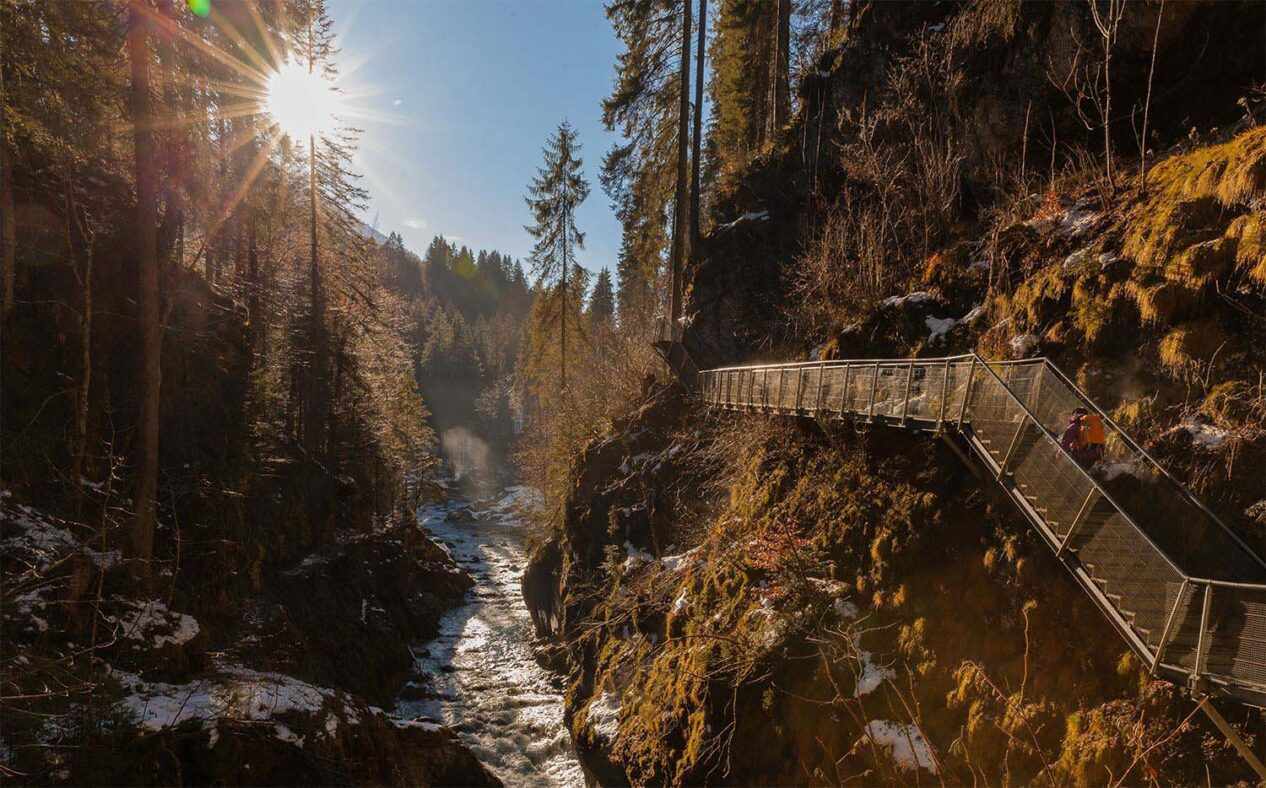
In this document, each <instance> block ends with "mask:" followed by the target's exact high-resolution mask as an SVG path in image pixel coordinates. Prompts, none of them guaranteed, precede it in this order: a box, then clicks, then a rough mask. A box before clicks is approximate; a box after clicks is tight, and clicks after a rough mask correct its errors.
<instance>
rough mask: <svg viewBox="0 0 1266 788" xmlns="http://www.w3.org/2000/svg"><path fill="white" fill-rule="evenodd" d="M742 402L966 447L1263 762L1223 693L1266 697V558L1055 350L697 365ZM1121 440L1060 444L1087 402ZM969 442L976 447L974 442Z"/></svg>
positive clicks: (1146, 658) (1085, 580) (1144, 647)
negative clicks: (1053, 357)
mask: <svg viewBox="0 0 1266 788" xmlns="http://www.w3.org/2000/svg"><path fill="white" fill-rule="evenodd" d="M698 389H699V393H700V396H701V398H702V399H703V401H705V402H706V403H708V404H710V405H712V406H715V407H719V408H725V409H729V410H738V411H757V412H765V413H776V414H784V415H788V416H804V417H813V418H818V419H854V420H860V421H864V422H870V423H882V424H888V425H892V426H898V427H905V428H908V429H914V430H925V431H930V432H935V433H937V434H940V435H942V436H944V437H946V438H952V439H954V440H957V441H959V442H961V443H962V444H965V445H966V446H967V447H968V448H969V449H970V451H971V452H972V453H973V454H975V456H976V457H977V458H978V459H979V461H980V464H981V465H982V466H983V467H984V469H985V470H986V472H988V473H989V474H991V475H992V476H993V477H994V479H996V480H997V482H998V484H999V485H1001V487H1002V489H1003V490H1004V491H1005V493H1006V495H1007V496H1008V497H1009V498H1010V499H1011V501H1012V502H1013V503H1014V504H1015V506H1016V508H1017V509H1019V511H1020V512H1021V513H1022V514H1023V515H1024V517H1025V519H1027V520H1028V521H1029V523H1030V524H1031V525H1032V526H1033V528H1034V529H1036V531H1037V532H1038V533H1039V534H1040V535H1041V536H1042V538H1043V539H1044V540H1045V541H1046V543H1047V545H1049V546H1050V548H1051V549H1052V550H1053V551H1054V552H1055V555H1056V556H1057V558H1058V559H1059V560H1060V562H1061V563H1063V565H1064V566H1065V567H1066V568H1067V569H1068V571H1069V572H1070V573H1071V574H1072V575H1073V577H1074V578H1075V580H1076V582H1077V583H1078V584H1079V585H1080V586H1081V587H1082V589H1083V590H1084V591H1085V592H1086V594H1087V595H1088V596H1089V597H1090V599H1091V601H1093V602H1094V604H1095V605H1097V606H1098V607H1099V609H1100V610H1101V611H1102V612H1103V614H1104V615H1105V616H1106V617H1107V619H1108V620H1109V621H1110V622H1111V623H1112V625H1113V626H1114V627H1115V629H1116V630H1117V632H1118V633H1119V634H1120V635H1121V637H1122V638H1123V639H1124V640H1125V642H1126V644H1127V645H1128V646H1129V647H1130V649H1131V650H1132V651H1133V652H1134V653H1135V654H1136V655H1137V656H1138V657H1139V659H1141V660H1143V663H1144V664H1146V665H1148V666H1149V667H1150V669H1151V671H1152V673H1153V674H1154V675H1157V676H1160V677H1163V678H1165V679H1168V680H1170V681H1173V682H1175V683H1177V684H1180V685H1182V686H1184V687H1186V688H1187V689H1188V690H1189V691H1190V692H1191V693H1192V694H1193V695H1194V696H1196V697H1197V698H1200V699H1201V705H1202V707H1203V708H1204V709H1205V710H1206V712H1208V713H1209V714H1210V716H1211V717H1214V722H1215V723H1217V724H1218V727H1219V728H1220V729H1222V730H1223V732H1224V733H1226V734H1227V736H1228V738H1230V739H1231V740H1232V742H1233V743H1234V744H1235V745H1236V747H1237V748H1238V749H1240V752H1241V754H1242V755H1244V756H1245V758H1246V759H1248V760H1249V762H1250V764H1251V765H1252V766H1253V768H1254V769H1255V770H1257V772H1258V774H1259V775H1261V776H1262V777H1263V779H1266V768H1263V767H1262V764H1261V763H1260V761H1258V760H1257V759H1256V757H1254V756H1253V755H1252V753H1251V751H1249V750H1248V748H1247V746H1246V745H1244V742H1243V741H1242V740H1240V739H1239V737H1238V735H1236V734H1235V733H1234V730H1233V729H1231V728H1230V727H1229V726H1227V725H1226V722H1225V720H1223V719H1221V717H1220V716H1217V715H1218V713H1217V711H1216V710H1215V709H1214V708H1213V707H1212V706H1211V705H1209V704H1208V702H1207V699H1208V696H1210V695H1216V696H1226V697H1230V698H1234V699H1236V700H1238V701H1240V702H1242V703H1246V704H1250V705H1252V706H1256V707H1261V708H1266V562H1264V561H1263V560H1262V559H1261V558H1260V557H1259V556H1258V555H1257V554H1256V553H1255V552H1254V551H1253V550H1252V549H1251V548H1250V547H1249V546H1248V545H1247V544H1245V542H1244V541H1243V540H1242V539H1241V538H1240V537H1239V536H1238V535H1237V534H1236V533H1235V532H1234V531H1233V530H1232V529H1231V528H1229V527H1228V526H1227V525H1226V524H1225V523H1223V522H1222V520H1220V519H1219V518H1218V517H1217V515H1215V514H1214V513H1213V512H1212V511H1210V510H1209V508H1208V507H1206V506H1205V505H1204V504H1203V503H1201V502H1200V501H1199V500H1198V499H1197V498H1196V497H1195V496H1194V495H1192V494H1191V492H1190V491H1189V490H1188V489H1187V488H1186V487H1185V486H1184V485H1182V484H1181V483H1180V482H1179V481H1178V480H1176V479H1175V478H1174V477H1173V476H1172V475H1170V474H1169V472H1168V471H1166V470H1165V469H1164V468H1163V467H1162V466H1161V465H1160V464H1159V463H1158V462H1157V461H1156V460H1155V459H1154V458H1153V457H1152V456H1151V455H1150V454H1148V453H1147V452H1146V451H1145V450H1144V449H1143V448H1142V447H1140V446H1139V445H1138V444H1137V443H1135V442H1134V441H1133V440H1132V439H1131V438H1130V437H1129V435H1127V434H1126V433H1125V432H1124V431H1123V430H1122V429H1121V428H1120V427H1118V426H1117V424H1116V423H1115V422H1113V421H1112V419H1111V418H1109V417H1108V415H1107V414H1106V413H1104V412H1103V411H1102V410H1101V409H1100V408H1099V407H1098V406H1096V405H1095V403H1094V402H1093V401H1091V400H1090V398H1089V397H1088V396H1086V394H1085V393H1084V392H1082V391H1081V390H1080V389H1079V388H1077V386H1076V385H1074V384H1073V383H1072V382H1071V381H1070V380H1069V379H1068V378H1067V377H1066V376H1065V375H1064V374H1063V373H1062V372H1061V371H1060V370H1059V369H1058V368H1057V367H1056V366H1055V365H1054V364H1051V363H1050V362H1049V361H1047V360H1046V359H1044V358H1043V359H1029V360H1024V361H1004V362H993V361H985V360H984V359H982V358H980V357H979V356H977V355H975V354H971V355H965V356H954V357H949V358H936V359H908V360H892V359H886V360H885V359H878V360H876V359H863V360H844V361H821V362H807V363H792V364H769V365H757V366H742V367H725V368H720V369H710V370H705V371H702V372H699V373H698ZM1079 406H1080V407H1084V408H1086V409H1088V410H1090V411H1091V412H1097V413H1098V414H1099V415H1100V417H1101V418H1102V420H1103V423H1104V427H1105V431H1106V434H1107V446H1106V451H1105V456H1104V458H1103V459H1102V461H1100V462H1098V463H1096V464H1095V465H1094V466H1093V467H1091V468H1084V467H1082V465H1081V464H1079V463H1078V462H1077V461H1076V460H1075V459H1073V457H1072V456H1070V455H1069V454H1068V452H1067V451H1065V450H1064V449H1063V448H1062V447H1060V445H1059V440H1058V435H1059V433H1060V431H1061V430H1062V429H1063V427H1064V425H1065V423H1066V421H1067V419H1068V416H1069V414H1071V413H1072V411H1073V409H1074V408H1076V407H1079ZM960 452H961V449H960Z"/></svg>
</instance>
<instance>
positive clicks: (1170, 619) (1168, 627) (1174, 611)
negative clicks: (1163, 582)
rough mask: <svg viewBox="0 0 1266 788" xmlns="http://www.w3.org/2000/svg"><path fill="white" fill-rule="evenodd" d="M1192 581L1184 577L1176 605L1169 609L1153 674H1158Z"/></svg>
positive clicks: (1154, 662) (1157, 645)
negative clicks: (1183, 599)
mask: <svg viewBox="0 0 1266 788" xmlns="http://www.w3.org/2000/svg"><path fill="white" fill-rule="evenodd" d="M1189 582H1191V581H1189V580H1188V579H1187V578H1185V577H1184V578H1183V579H1182V584H1181V585H1179V586H1178V596H1177V597H1175V598H1174V606H1173V607H1172V608H1170V609H1169V615H1168V616H1166V617H1165V628H1164V629H1163V630H1161V637H1160V642H1159V643H1157V644H1156V653H1155V654H1154V655H1153V656H1152V675H1153V676H1155V675H1156V669H1157V668H1159V667H1160V664H1161V656H1162V655H1163V654H1164V653H1165V644H1166V643H1168V642H1169V633H1170V632H1171V631H1173V628H1174V618H1175V617H1176V616H1177V615H1178V607H1179V606H1180V605H1181V604H1182V598H1183V596H1184V595H1186V593H1187V584H1188V583H1189Z"/></svg>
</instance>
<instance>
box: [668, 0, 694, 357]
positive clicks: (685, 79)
mask: <svg viewBox="0 0 1266 788" xmlns="http://www.w3.org/2000/svg"><path fill="white" fill-rule="evenodd" d="M691 5H692V0H685V2H683V3H682V9H681V90H680V93H681V96H680V101H679V102H678V109H677V193H676V199H675V200H674V202H673V245H672V252H671V254H670V256H669V261H670V265H671V268H672V293H671V295H670V297H671V299H672V300H671V302H670V308H669V310H668V319H669V320H670V321H671V323H670V324H669V335H668V337H666V338H667V339H670V340H676V339H677V329H678V325H679V324H680V321H681V295H682V292H681V291H682V282H681V268H682V259H683V258H684V257H685V256H686V248H685V247H686V234H687V232H688V228H689V225H688V224H687V214H688V213H689V212H690V208H689V206H687V204H686V190H687V183H688V181H687V177H688V176H687V165H688V162H687V152H688V146H689V145H690V11H691Z"/></svg>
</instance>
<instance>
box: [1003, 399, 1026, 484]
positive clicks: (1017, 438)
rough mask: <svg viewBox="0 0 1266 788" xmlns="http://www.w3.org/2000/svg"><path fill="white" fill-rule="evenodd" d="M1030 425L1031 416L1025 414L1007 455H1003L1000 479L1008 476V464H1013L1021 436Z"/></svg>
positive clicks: (1012, 437)
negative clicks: (1013, 456)
mask: <svg viewBox="0 0 1266 788" xmlns="http://www.w3.org/2000/svg"><path fill="white" fill-rule="evenodd" d="M1028 423H1029V414H1027V413H1025V414H1022V415H1021V416H1020V426H1019V427H1016V430H1015V434H1014V435H1012V436H1011V443H1009V444H1007V453H1006V454H1004V455H1002V463H1001V464H1000V465H999V466H998V478H999V479H1001V478H1002V477H1004V476H1006V475H1007V463H1009V462H1011V455H1012V454H1013V453H1014V452H1015V447H1016V446H1018V445H1019V443H1020V436H1021V435H1023V434H1024V428H1025V426H1026V425H1027V424H1028Z"/></svg>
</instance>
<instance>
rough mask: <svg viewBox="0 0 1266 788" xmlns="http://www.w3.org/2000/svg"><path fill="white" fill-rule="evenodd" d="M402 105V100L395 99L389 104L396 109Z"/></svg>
mask: <svg viewBox="0 0 1266 788" xmlns="http://www.w3.org/2000/svg"><path fill="white" fill-rule="evenodd" d="M403 103H404V99H396V100H395V101H393V102H391V106H393V107H398V106H400V105H401V104H403Z"/></svg>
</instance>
